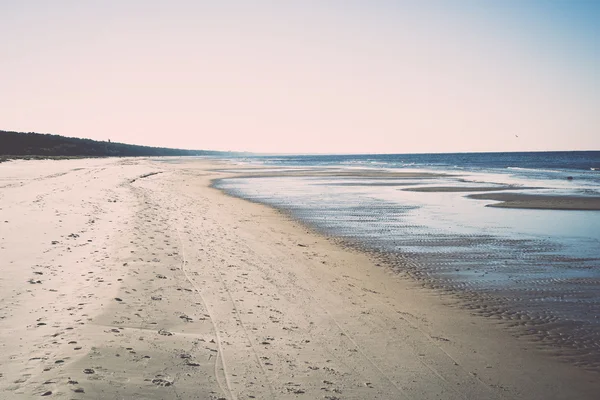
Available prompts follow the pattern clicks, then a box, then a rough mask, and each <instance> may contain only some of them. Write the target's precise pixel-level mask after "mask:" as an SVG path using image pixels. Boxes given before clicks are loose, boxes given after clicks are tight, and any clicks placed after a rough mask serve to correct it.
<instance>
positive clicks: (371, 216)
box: [215, 151, 600, 369]
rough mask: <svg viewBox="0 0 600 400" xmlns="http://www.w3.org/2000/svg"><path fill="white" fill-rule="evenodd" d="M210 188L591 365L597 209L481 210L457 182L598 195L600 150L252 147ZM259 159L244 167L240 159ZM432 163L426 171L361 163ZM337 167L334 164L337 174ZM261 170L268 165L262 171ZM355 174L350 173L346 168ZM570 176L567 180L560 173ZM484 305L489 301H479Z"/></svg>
mask: <svg viewBox="0 0 600 400" xmlns="http://www.w3.org/2000/svg"><path fill="white" fill-rule="evenodd" d="M231 161H233V162H235V163H237V164H238V165H239V172H240V174H241V176H240V177H236V178H229V179H223V180H220V181H217V182H215V186H216V187H218V188H221V189H222V190H225V191H226V192H228V193H230V194H232V195H236V196H239V197H243V198H246V199H250V200H253V201H258V202H261V203H265V204H268V205H271V206H273V207H277V208H279V209H283V210H285V211H287V212H289V213H290V214H291V215H292V216H293V217H295V218H297V219H300V220H302V221H304V222H305V223H307V224H309V225H311V226H313V227H314V228H315V229H317V230H319V231H321V232H323V233H325V234H328V235H332V236H336V237H341V238H344V239H346V240H348V241H350V242H352V243H354V244H356V245H357V246H360V247H362V248H365V249H367V250H368V251H374V252H377V254H383V255H385V257H386V259H387V260H388V261H389V263H390V265H392V266H393V268H394V269H396V270H397V271H398V272H399V273H404V274H408V275H410V276H411V277H413V278H414V279H417V280H419V281H421V282H423V283H424V284H426V285H428V286H430V287H435V288H439V289H441V290H443V291H445V292H452V293H453V294H455V295H457V296H459V297H460V298H462V299H463V300H464V302H465V303H464V304H465V306H467V307H470V308H473V309H474V310H477V312H479V313H482V314H483V315H488V316H493V317H494V318H499V319H500V320H502V321H505V322H507V323H509V324H510V325H511V326H513V327H517V328H518V327H521V328H522V333H523V332H524V334H528V335H532V336H535V337H536V338H538V339H539V340H541V341H542V342H543V343H547V344H549V345H552V346H558V348H561V349H563V350H564V348H567V349H569V350H570V351H572V353H573V354H572V356H573V355H576V356H577V362H578V363H580V364H582V365H584V366H585V367H587V368H595V369H600V211H566V210H528V209H503V208H490V207H485V206H486V205H488V204H490V203H493V201H487V200H474V199H470V198H467V197H466V195H467V194H470V193H463V192H439V191H434V192H415V191H407V190H405V189H411V188H422V187H427V186H430V187H440V186H442V187H469V188H473V187H481V188H485V189H489V188H490V187H497V188H498V189H499V190H500V189H501V188H502V187H504V186H506V185H510V186H511V187H512V189H511V190H510V191H511V192H519V191H525V192H528V193H538V194H560V195H577V196H593V197H599V196H600V152H593V151H589V152H547V153H470V154H469V153H468V154H398V155H329V156H327V155H318V156H314V155H310V156H254V157H239V158H235V159H232V160H231ZM257 166H258V167H262V168H261V171H262V172H263V176H261V177H252V176H251V174H250V171H251V170H250V169H248V167H252V168H256V167H257ZM365 170H368V171H371V172H373V171H379V172H386V171H388V172H389V171H411V172H434V173H436V174H437V176H431V177H427V178H418V177H409V178H398V177H391V176H387V177H386V176H385V175H379V176H371V177H366V176H364V175H361V174H359V173H358V172H360V171H365ZM340 171H341V172H344V173H343V174H340V173H339V172H340ZM265 172H269V173H268V174H264V173H265ZM352 172H357V174H352ZM568 178H572V179H568ZM490 310H493V311H490Z"/></svg>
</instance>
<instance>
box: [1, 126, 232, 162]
mask: <svg viewBox="0 0 600 400" xmlns="http://www.w3.org/2000/svg"><path fill="white" fill-rule="evenodd" d="M222 154H227V153H226V152H220V151H209V150H185V149H171V148H166V147H150V146H138V145H133V144H125V143H115V142H111V141H97V140H92V139H80V138H72V137H65V136H60V135H52V134H42V133H34V132H27V133H25V132H11V131H0V158H3V159H9V158H13V157H14V158H40V157H41V158H54V157H142V156H210V155H222Z"/></svg>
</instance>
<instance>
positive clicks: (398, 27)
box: [0, 0, 600, 153]
mask: <svg viewBox="0 0 600 400" xmlns="http://www.w3.org/2000/svg"><path fill="white" fill-rule="evenodd" d="M599 21H600V1H595V0H588V1H578V0H555V1H553V0H539V1H532V0H531V1H530V0H502V1H492V0H473V1H467V0H464V1H460V0H444V1H427V0H418V1H417V0H415V1H401V0H395V1H393V0H363V1H359V0H345V1H342V0H318V1H314V0H303V1H300V0H298V1H292V0H290V1H285V0H274V1H266V0H253V1H250V0H245V1H243V0H237V1H234V0H219V1H206V0H187V1H186V0H170V1H155V0H119V1H112V0H102V1H95V0H88V1H80V0H72V1H67V0H53V1H46V0H39V1H32V0H0V129H2V130H12V131H22V132H39V133H53V134H60V135H65V136H73V137H85V138H91V139H96V140H109V139H110V140H111V141H113V142H117V141H118V142H125V143H133V144H143V145H150V146H165V147H177V148H189V149H209V150H232V151H251V152H269V153H424V152H425V153H428V152H468V151H541V150H600V23H599Z"/></svg>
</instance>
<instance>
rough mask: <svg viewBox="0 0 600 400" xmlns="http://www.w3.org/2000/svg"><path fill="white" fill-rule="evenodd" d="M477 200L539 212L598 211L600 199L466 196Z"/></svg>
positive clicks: (492, 205)
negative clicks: (493, 201) (491, 201)
mask: <svg viewBox="0 0 600 400" xmlns="http://www.w3.org/2000/svg"><path fill="white" fill-rule="evenodd" d="M467 197H469V198H470V199H477V200H495V201H498V202H499V203H492V204H488V205H487V207H501V208H530V209H539V210H581V211H584V210H600V197H584V196H552V195H542V194H531V193H482V194H472V195H469V196H467Z"/></svg>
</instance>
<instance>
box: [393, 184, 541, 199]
mask: <svg viewBox="0 0 600 400" xmlns="http://www.w3.org/2000/svg"><path fill="white" fill-rule="evenodd" d="M515 189H519V190H525V189H537V188H529V187H515V186H462V187H461V186H424V187H416V188H408V189H402V190H405V191H407V192H423V193H468V192H496V191H500V190H515ZM474 198H475V197H474Z"/></svg>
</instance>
